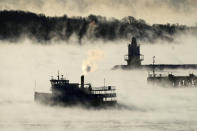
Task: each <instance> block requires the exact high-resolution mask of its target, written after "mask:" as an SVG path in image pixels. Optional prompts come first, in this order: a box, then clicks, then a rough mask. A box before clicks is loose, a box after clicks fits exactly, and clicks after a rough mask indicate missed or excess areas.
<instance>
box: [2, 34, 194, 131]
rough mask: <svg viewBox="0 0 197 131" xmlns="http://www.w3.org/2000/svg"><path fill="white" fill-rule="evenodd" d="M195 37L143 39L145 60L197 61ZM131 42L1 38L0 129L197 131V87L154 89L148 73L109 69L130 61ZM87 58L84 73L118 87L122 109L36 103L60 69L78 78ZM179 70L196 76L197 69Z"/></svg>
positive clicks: (91, 79)
mask: <svg viewBox="0 0 197 131" xmlns="http://www.w3.org/2000/svg"><path fill="white" fill-rule="evenodd" d="M196 41H197V39H196V38H193V37H190V36H181V37H178V38H177V39H176V41H175V44H171V45H168V44H167V43H162V42H161V41H158V43H159V44H156V45H150V44H148V43H139V44H141V53H142V54H144V55H145V61H144V62H143V64H150V63H152V56H156V63H174V64H179V63H180V64H182V63H191V64H192V63H195V64H196V63H197V60H196V59H195V58H196V56H197V53H196V51H195V50H196V47H197V45H196ZM128 43H129V41H116V42H108V43H107V44H106V43H105V42H103V41H96V42H95V44H91V42H88V41H87V42H86V44H85V45H81V46H79V45H78V44H76V43H75V41H70V43H69V44H65V43H63V42H54V43H52V44H50V45H41V44H36V43H35V42H33V41H30V40H27V39H25V40H23V41H21V42H19V43H17V44H13V43H12V44H10V43H8V42H6V41H3V42H2V41H1V42H0V60H1V62H0V72H1V73H0V130H1V131H21V130H22V131H25V130H30V131H35V130H38V131H39V130H40V131H43V130H58V131H63V130H71V131H76V130H87V131H90V130H96V131H97V130H98V131H100V130H102V131H103V130H104V131H105V130H106V131H110V130H118V131H120V130H128V131H129V130H135V131H138V130H139V131H142V130H143V131H150V130H157V131H164V130H165V131H166V130H168V131H178V130H190V131H194V130H197V125H196V123H197V113H196V111H197V102H196V100H197V93H196V92H197V88H176V89H175V88H174V89H173V88H162V87H156V86H154V87H153V86H150V85H147V83H146V78H147V75H148V72H147V71H144V70H135V71H123V70H110V69H111V68H112V67H113V66H114V65H118V64H125V62H124V60H123V56H124V55H125V54H127V44H128ZM90 52H94V53H90ZM98 52H99V53H98ZM91 54H93V55H99V57H96V56H94V57H93V56H91ZM89 57H91V58H89ZM88 60H90V61H91V62H90V63H92V64H90V65H93V66H92V68H94V69H92V70H90V72H89V73H87V74H86V75H85V81H86V82H90V83H92V85H93V86H101V85H103V84H104V83H103V80H104V78H105V79H106V85H114V86H116V88H117V100H118V103H120V105H122V106H121V108H114V109H100V110H96V109H85V108H82V107H50V106H44V105H39V104H36V103H34V100H33V93H34V90H39V91H43V92H49V90H50V83H49V79H50V76H51V75H53V76H54V77H55V76H56V75H57V71H58V70H59V71H60V73H61V74H63V75H64V76H65V77H66V78H67V79H69V80H70V81H71V82H79V81H80V75H81V74H82V73H83V70H82V67H83V64H84V63H87V61H88ZM84 61H85V62H84ZM91 71H92V72H91ZM169 72H171V71H169ZM174 72H175V74H185V75H187V74H188V73H191V72H194V74H197V71H195V70H179V71H174ZM164 73H166V74H167V73H168V72H164ZM35 81H36V89H35Z"/></svg>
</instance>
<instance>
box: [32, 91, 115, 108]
mask: <svg viewBox="0 0 197 131" xmlns="http://www.w3.org/2000/svg"><path fill="white" fill-rule="evenodd" d="M34 100H35V101H36V102H38V103H41V104H47V105H58V106H59V105H60V106H75V105H80V106H85V107H108V106H115V105H116V104H117V101H115V100H114V101H102V100H95V99H94V100H87V99H86V100H83V99H76V98H75V99H69V100H68V99H66V100H65V99H59V98H57V97H55V96H53V95H52V93H40V92H35V93H34Z"/></svg>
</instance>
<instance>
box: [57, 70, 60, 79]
mask: <svg viewBox="0 0 197 131" xmlns="http://www.w3.org/2000/svg"><path fill="white" fill-rule="evenodd" d="M59 79H60V75H59V70H58V74H57V80H59Z"/></svg>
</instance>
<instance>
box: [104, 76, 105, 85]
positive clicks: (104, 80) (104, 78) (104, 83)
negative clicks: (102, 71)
mask: <svg viewBox="0 0 197 131" xmlns="http://www.w3.org/2000/svg"><path fill="white" fill-rule="evenodd" d="M104 87H105V78H104Z"/></svg>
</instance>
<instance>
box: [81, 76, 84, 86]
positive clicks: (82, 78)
mask: <svg viewBox="0 0 197 131" xmlns="http://www.w3.org/2000/svg"><path fill="white" fill-rule="evenodd" d="M81 88H84V75H82V76H81Z"/></svg>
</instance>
